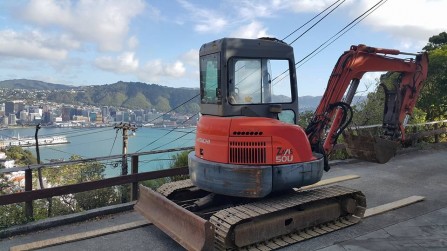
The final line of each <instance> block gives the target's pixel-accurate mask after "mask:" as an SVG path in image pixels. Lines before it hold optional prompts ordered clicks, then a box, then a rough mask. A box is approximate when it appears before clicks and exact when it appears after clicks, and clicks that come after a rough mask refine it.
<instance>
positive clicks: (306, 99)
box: [0, 79, 364, 113]
mask: <svg viewBox="0 0 447 251" xmlns="http://www.w3.org/2000/svg"><path fill="white" fill-rule="evenodd" d="M0 88H9V89H26V90H47V91H50V92H48V94H47V95H46V96H45V99H46V100H48V101H52V102H57V103H65V104H73V105H94V106H115V107H125V108H129V109H153V108H154V109H156V110H157V111H161V112H167V111H170V110H172V109H174V108H176V112H179V113H184V112H186V113H196V112H198V111H199V110H200V108H199V105H198V104H199V97H198V94H199V89H198V88H173V87H166V86H161V85H157V84H146V83H142V82H123V81H119V82H117V83H114V84H106V85H92V86H81V87H76V86H68V85H61V84H52V83H47V82H42V81H37V80H28V79H14V80H4V81H0ZM321 98H322V96H302V97H299V98H298V103H299V109H300V112H304V111H314V110H315V109H316V107H317V106H318V104H319V102H320V100H321ZM288 99H289V98H287V97H284V96H281V95H279V96H275V100H277V101H278V102H281V101H286V100H288ZM188 100H190V102H186V101H188ZM362 100H364V97H357V98H355V99H354V105H355V103H356V102H359V101H362ZM185 102H186V104H185V105H182V104H183V103H185ZM177 107H178V108H177Z"/></svg>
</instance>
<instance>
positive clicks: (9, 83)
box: [0, 79, 77, 91]
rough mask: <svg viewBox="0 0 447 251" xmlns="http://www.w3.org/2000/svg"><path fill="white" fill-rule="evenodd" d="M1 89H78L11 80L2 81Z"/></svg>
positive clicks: (0, 83)
mask: <svg viewBox="0 0 447 251" xmlns="http://www.w3.org/2000/svg"><path fill="white" fill-rule="evenodd" d="M0 88H8V89H25V90H48V91H53V90H71V89H73V88H77V87H74V86H69V85H61V84H52V83H47V82H43V81H38V80H30V79H11V80H3V81H0Z"/></svg>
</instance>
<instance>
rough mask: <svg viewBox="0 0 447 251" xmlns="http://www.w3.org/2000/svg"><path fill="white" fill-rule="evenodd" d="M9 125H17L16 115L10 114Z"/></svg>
mask: <svg viewBox="0 0 447 251" xmlns="http://www.w3.org/2000/svg"><path fill="white" fill-rule="evenodd" d="M8 124H9V125H17V117H16V115H15V114H14V113H11V114H9V119H8Z"/></svg>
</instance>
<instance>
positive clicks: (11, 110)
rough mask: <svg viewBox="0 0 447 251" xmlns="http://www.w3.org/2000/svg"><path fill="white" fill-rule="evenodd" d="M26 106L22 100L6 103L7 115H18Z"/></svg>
mask: <svg viewBox="0 0 447 251" xmlns="http://www.w3.org/2000/svg"><path fill="white" fill-rule="evenodd" d="M24 107H25V105H24V104H23V101H22V100H13V101H6V102H5V114H6V115H7V116H9V115H10V114H16V113H18V112H19V111H21V110H23V108H24Z"/></svg>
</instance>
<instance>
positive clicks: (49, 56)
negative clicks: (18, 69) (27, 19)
mask: <svg viewBox="0 0 447 251" xmlns="http://www.w3.org/2000/svg"><path fill="white" fill-rule="evenodd" d="M79 46H80V44H79V43H78V42H77V41H75V40H73V39H71V37H70V36H68V35H61V36H58V37H56V36H54V37H47V36H45V35H44V34H42V33H40V32H39V31H37V30H33V31H26V32H16V31H13V30H2V31H0V55H4V56H9V57H18V58H26V59H43V60H64V59H66V58H67V56H68V50H69V49H73V48H78V47H79Z"/></svg>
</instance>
